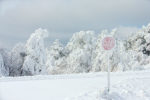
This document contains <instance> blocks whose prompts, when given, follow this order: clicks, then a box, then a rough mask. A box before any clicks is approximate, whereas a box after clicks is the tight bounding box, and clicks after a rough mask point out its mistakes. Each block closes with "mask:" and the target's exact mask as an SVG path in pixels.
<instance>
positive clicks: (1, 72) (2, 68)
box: [0, 54, 8, 77]
mask: <svg viewBox="0 0 150 100" xmlns="http://www.w3.org/2000/svg"><path fill="white" fill-rule="evenodd" d="M7 74H8V72H7V70H6V69H5V66H4V62H3V58H2V55H1V54H0V77H1V76H6V75H7Z"/></svg>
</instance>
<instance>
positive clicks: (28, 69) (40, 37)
mask: <svg viewBox="0 0 150 100" xmlns="http://www.w3.org/2000/svg"><path fill="white" fill-rule="evenodd" d="M46 37H48V32H47V30H45V29H41V28H40V29H38V30H36V31H35V32H34V33H32V34H31V36H30V38H29V39H28V41H27V43H26V46H25V48H26V53H27V56H26V57H25V61H24V64H23V74H24V75H38V74H45V73H46V65H45V63H46V51H45V47H44V38H46Z"/></svg>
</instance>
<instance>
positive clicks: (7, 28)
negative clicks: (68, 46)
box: [0, 0, 150, 47]
mask: <svg viewBox="0 0 150 100" xmlns="http://www.w3.org/2000/svg"><path fill="white" fill-rule="evenodd" d="M149 22H150V0H0V46H5V47H13V46H14V45H15V44H16V43H17V42H26V40H27V39H28V37H29V36H30V34H31V33H33V32H34V30H35V29H37V28H40V27H41V28H44V29H47V30H48V31H49V33H50V36H49V39H48V40H49V41H50V42H51V41H53V40H54V39H57V38H58V39H60V40H61V41H62V42H66V41H68V40H69V38H70V37H71V36H72V34H73V33H74V32H78V31H81V30H93V31H95V32H96V33H100V31H101V30H102V29H112V28H115V27H119V28H120V29H122V30H125V32H126V31H129V30H136V29H137V28H140V27H142V25H147V24H148V23H149ZM125 32H124V33H122V34H126V33H125Z"/></svg>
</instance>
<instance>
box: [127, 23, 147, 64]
mask: <svg viewBox="0 0 150 100" xmlns="http://www.w3.org/2000/svg"><path fill="white" fill-rule="evenodd" d="M126 49H127V50H128V51H132V55H134V57H133V61H134V62H132V64H133V65H135V64H136V66H137V64H139V65H146V64H149V63H150V24H148V25H147V26H143V28H142V29H141V30H139V31H138V32H136V33H134V34H133V35H131V36H130V37H129V38H128V40H127V41H126Z"/></svg>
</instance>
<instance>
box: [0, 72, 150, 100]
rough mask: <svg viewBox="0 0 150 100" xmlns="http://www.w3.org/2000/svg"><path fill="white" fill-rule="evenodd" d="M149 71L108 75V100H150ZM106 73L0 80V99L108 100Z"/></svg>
mask: <svg viewBox="0 0 150 100" xmlns="http://www.w3.org/2000/svg"><path fill="white" fill-rule="evenodd" d="M149 84H150V71H136V72H133V71H130V72H113V73H111V91H110V94H109V98H110V100H150V88H149ZM106 86H107V73H105V72H103V73H102V72H101V73H89V74H70V75H45V76H34V77H31V76H30V77H16V78H11V77H9V78H5V77H3V78H0V100H107V96H106V92H105V91H106V89H105V88H106Z"/></svg>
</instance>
